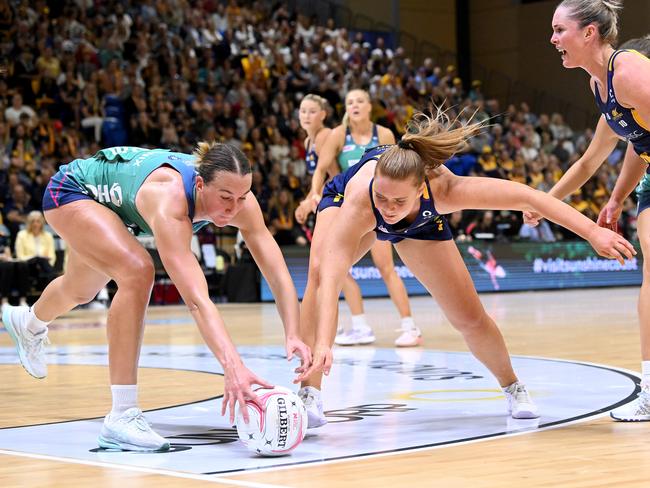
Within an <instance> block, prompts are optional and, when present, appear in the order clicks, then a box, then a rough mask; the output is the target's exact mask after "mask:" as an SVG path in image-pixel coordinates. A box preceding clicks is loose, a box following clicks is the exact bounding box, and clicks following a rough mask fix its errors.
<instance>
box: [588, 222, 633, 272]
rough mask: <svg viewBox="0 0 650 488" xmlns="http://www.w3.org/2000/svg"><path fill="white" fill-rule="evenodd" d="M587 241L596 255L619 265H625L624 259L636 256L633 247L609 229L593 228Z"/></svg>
mask: <svg viewBox="0 0 650 488" xmlns="http://www.w3.org/2000/svg"><path fill="white" fill-rule="evenodd" d="M588 240H589V244H591V247H593V248H594V250H595V251H596V252H597V253H598V254H600V255H601V256H603V257H605V258H610V259H616V260H617V261H618V262H619V263H621V264H625V260H626V259H632V258H633V257H634V256H635V255H636V251H635V250H634V246H632V244H630V243H629V242H628V241H627V240H626V239H625V238H624V237H623V236H621V235H619V234H617V233H616V232H613V231H611V230H610V229H605V228H603V227H598V226H595V227H594V229H593V230H592V231H591V232H590V233H589V238H588Z"/></svg>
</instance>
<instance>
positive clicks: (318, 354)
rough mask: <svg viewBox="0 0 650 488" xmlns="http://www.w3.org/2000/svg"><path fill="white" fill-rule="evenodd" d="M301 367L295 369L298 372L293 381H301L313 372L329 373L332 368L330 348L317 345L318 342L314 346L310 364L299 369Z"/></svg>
mask: <svg viewBox="0 0 650 488" xmlns="http://www.w3.org/2000/svg"><path fill="white" fill-rule="evenodd" d="M300 369H301V368H298V369H297V370H296V373H299V374H298V376H297V377H296V379H295V380H293V382H294V383H300V382H301V381H304V380H306V379H307V378H309V377H310V376H311V375H312V374H313V373H316V372H318V371H322V372H323V374H324V375H325V376H327V375H329V374H330V370H331V369H332V348H331V347H329V346H319V345H318V344H317V345H316V346H315V347H314V351H313V356H312V362H311V366H310V367H309V368H307V369H305V370H303V371H300Z"/></svg>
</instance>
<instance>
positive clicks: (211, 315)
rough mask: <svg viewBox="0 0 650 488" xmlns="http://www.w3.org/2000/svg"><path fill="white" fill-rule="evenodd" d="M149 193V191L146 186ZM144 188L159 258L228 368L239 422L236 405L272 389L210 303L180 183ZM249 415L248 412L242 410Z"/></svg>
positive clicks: (231, 404)
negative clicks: (257, 388) (251, 366)
mask: <svg viewBox="0 0 650 488" xmlns="http://www.w3.org/2000/svg"><path fill="white" fill-rule="evenodd" d="M143 189H144V187H143ZM143 189H141V190H140V191H141V192H142V193H143V198H142V199H140V201H139V202H138V203H139V205H138V209H139V210H140V212H141V214H142V215H143V217H144V218H145V220H146V221H147V223H148V224H149V225H150V227H151V229H152V231H153V235H154V238H155V240H156V247H157V248H158V252H159V254H160V258H161V260H162V262H163V265H164V266H165V270H166V271H167V274H169V277H170V278H171V280H172V281H173V282H174V284H175V285H176V288H177V289H178V292H179V293H180V295H181V297H182V298H183V301H184V302H185V304H186V305H187V307H188V308H189V310H190V312H191V314H192V317H193V318H194V321H195V322H196V324H197V326H198V328H199V331H200V332H201V335H202V336H203V339H204V340H205V342H206V344H207V345H208V347H209V348H210V350H211V351H212V353H213V354H214V355H215V357H216V358H217V359H218V360H219V362H220V363H221V365H222V366H223V370H224V381H225V385H224V398H223V403H222V412H221V413H222V415H223V414H224V413H225V411H226V409H227V408H228V409H229V412H230V421H231V422H233V421H234V416H235V406H236V403H239V404H240V405H243V404H244V402H245V400H252V401H255V402H256V401H257V396H256V395H255V393H253V390H252V387H253V385H261V386H264V387H267V388H272V385H271V384H269V383H267V382H266V381H264V380H262V379H261V378H259V377H257V376H256V375H255V374H254V373H253V372H251V371H250V370H249V369H248V368H246V366H245V365H244V363H243V362H242V359H241V357H240V356H239V353H238V352H237V349H235V345H234V344H233V342H232V340H231V338H230V336H229V334H228V331H227V330H226V327H225V324H224V322H223V319H222V318H221V315H220V314H219V312H218V310H217V308H216V307H215V305H214V304H213V303H212V301H211V300H210V295H209V293H208V285H207V283H206V280H205V275H204V274H203V270H202V269H201V266H200V265H199V263H198V261H197V260H196V257H195V256H194V254H193V253H192V251H191V249H190V243H191V240H192V223H191V222H190V220H189V218H188V217H187V207H186V206H187V202H186V199H185V196H184V191H183V189H182V186H181V185H179V184H176V185H173V184H164V185H159V190H157V191H155V192H154V191H151V190H150V189H148V188H147V189H144V191H143ZM242 412H243V415H244V417H246V418H247V417H248V412H247V410H246V409H243V410H242Z"/></svg>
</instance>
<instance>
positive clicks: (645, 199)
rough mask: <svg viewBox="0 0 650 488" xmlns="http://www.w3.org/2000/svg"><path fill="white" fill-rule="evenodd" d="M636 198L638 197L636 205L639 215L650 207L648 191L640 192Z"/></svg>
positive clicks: (649, 193) (649, 192)
mask: <svg viewBox="0 0 650 488" xmlns="http://www.w3.org/2000/svg"><path fill="white" fill-rule="evenodd" d="M637 196H638V197H639V203H638V204H637V211H636V214H637V215H641V212H643V211H644V210H645V209H646V208H648V207H650V191H640V192H639V193H638V194H637Z"/></svg>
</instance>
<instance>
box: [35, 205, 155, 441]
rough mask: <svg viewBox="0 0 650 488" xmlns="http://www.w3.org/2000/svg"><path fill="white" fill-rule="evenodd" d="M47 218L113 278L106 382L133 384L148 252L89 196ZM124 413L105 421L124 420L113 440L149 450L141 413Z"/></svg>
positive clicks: (148, 283) (149, 270) (147, 288)
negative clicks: (88, 198) (116, 289)
mask: <svg viewBox="0 0 650 488" xmlns="http://www.w3.org/2000/svg"><path fill="white" fill-rule="evenodd" d="M63 209H66V212H65V213H61V210H63ZM47 219H48V222H49V223H50V225H51V226H52V227H53V228H54V229H55V230H56V231H57V232H58V234H59V235H60V236H61V237H62V238H63V239H64V240H65V241H66V242H67V243H68V244H69V245H70V246H71V247H72V249H74V250H75V251H76V252H77V253H78V254H79V255H80V257H81V259H82V260H83V261H84V262H85V263H86V264H87V265H88V266H90V267H91V268H92V269H94V270H95V271H96V272H99V273H101V274H104V275H105V276H107V277H109V278H111V279H113V280H115V282H116V283H117V287H118V291H117V293H116V294H115V297H114V298H113V302H112V304H111V308H110V310H109V312H108V319H107V333H108V341H109V370H110V379H111V384H112V385H126V386H128V385H133V386H135V385H136V384H137V364H138V358H139V353H140V345H141V341H142V334H143V330H144V314H145V310H146V307H147V304H148V302H149V297H150V294H151V288H152V286H153V279H154V268H153V262H152V260H151V257H150V256H149V253H148V252H147V251H146V250H145V249H144V248H143V247H142V246H141V245H140V244H139V243H138V241H137V240H136V239H135V237H134V236H133V235H131V234H130V233H129V232H128V230H127V229H126V227H125V226H124V224H123V223H122V221H121V220H120V219H119V218H118V216H117V215H115V213H113V212H111V211H110V210H109V209H107V208H105V207H103V206H102V205H99V204H98V203H96V202H94V201H92V200H81V201H77V202H73V203H70V204H68V205H66V206H64V207H61V208H59V209H55V210H51V211H49V212H48V215H47ZM97 236H101V238H100V239H98V237H97ZM68 291H69V290H68ZM84 298H85V297H84ZM127 411H128V409H127ZM125 413H126V412H125V411H121V412H119V414H116V415H114V413H113V412H112V413H111V415H110V417H109V418H108V420H107V421H106V422H105V424H106V423H108V424H111V423H112V422H117V424H116V425H123V424H124V425H123V429H122V430H121V431H120V432H121V434H120V436H117V437H115V438H114V439H117V440H118V441H119V443H122V444H124V445H125V446H127V447H128V448H130V449H134V448H138V447H139V448H141V449H143V450H151V449H152V443H151V442H149V440H150V439H149V437H150V436H149V433H148V429H149V427H148V426H147V427H145V426H144V424H143V422H146V421H144V419H143V418H142V416H141V414H134V415H128V416H127V417H128V418H127V419H122V417H123V414H125ZM120 419H122V420H124V421H122V420H120ZM142 429H144V430H142ZM109 431H110V432H112V431H111V430H110V429H109ZM145 431H146V432H145ZM104 433H106V432H104ZM102 437H103V438H104V439H105V440H106V439H109V438H110V436H109V437H107V436H106V435H103V434H102ZM143 439H144V440H143ZM147 439H149V440H147ZM153 444H156V443H155V442H154V443H153ZM125 448H126V447H125ZM158 448H160V447H156V449H158Z"/></svg>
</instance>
